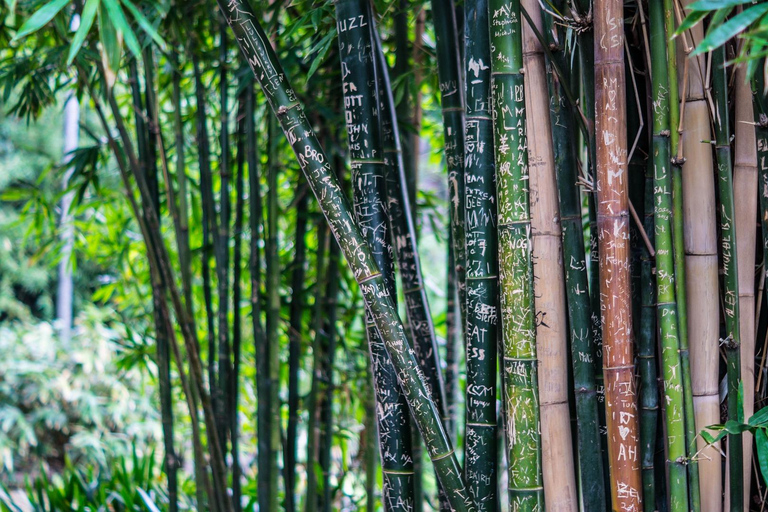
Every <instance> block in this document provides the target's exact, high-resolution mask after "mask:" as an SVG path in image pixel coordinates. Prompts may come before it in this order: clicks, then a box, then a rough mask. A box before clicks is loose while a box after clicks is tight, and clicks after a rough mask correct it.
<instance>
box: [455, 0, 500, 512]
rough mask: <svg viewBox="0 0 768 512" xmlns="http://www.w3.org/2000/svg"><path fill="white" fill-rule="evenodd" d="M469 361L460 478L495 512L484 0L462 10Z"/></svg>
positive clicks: (492, 206)
mask: <svg viewBox="0 0 768 512" xmlns="http://www.w3.org/2000/svg"><path fill="white" fill-rule="evenodd" d="M464 21H465V25H464V37H465V39H464V72H465V73H466V76H467V81H466V83H467V90H466V94H467V101H466V116H465V120H466V124H465V132H464V141H465V156H464V194H465V196H464V197H465V200H464V208H465V214H464V215H465V220H466V225H465V235H466V278H465V279H466V300H467V303H466V361H467V387H466V401H465V411H466V415H465V425H466V430H465V434H464V474H465V477H466V481H467V485H468V486H469V490H470V492H471V493H472V494H473V495H474V496H475V497H476V502H477V505H478V510H487V511H495V510H496V509H497V506H498V496H497V494H498V491H497V488H498V481H497V479H498V477H497V468H498V462H497V456H498V448H497V442H496V441H497V438H498V435H497V432H496V431H497V421H496V371H497V370H496V361H497V340H498V327H497V326H498V316H499V315H498V307H499V306H498V301H499V298H498V297H499V286H498V279H499V276H498V274H499V270H498V256H497V254H498V251H497V239H498V237H497V233H496V224H497V222H498V220H497V213H496V183H495V166H494V150H493V120H492V119H491V68H490V63H491V46H490V40H489V30H488V29H489V26H488V1H487V0H467V1H466V2H465V3H464Z"/></svg>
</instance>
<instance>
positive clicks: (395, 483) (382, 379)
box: [336, 0, 416, 510]
mask: <svg viewBox="0 0 768 512" xmlns="http://www.w3.org/2000/svg"><path fill="white" fill-rule="evenodd" d="M372 24H373V19H372V16H371V12H370V9H369V6H368V3H367V2H366V0H337V1H336V27H337V29H338V33H339V38H338V41H339V55H340V60H341V79H342V91H343V93H344V111H345V114H346V126H347V140H348V147H349V155H350V163H351V167H352V184H353V194H352V197H353V207H354V213H355V220H356V221H357V224H358V225H359V226H360V230H361V232H362V234H363V236H364V237H365V240H366V242H367V243H368V246H369V247H370V248H371V251H372V254H373V259H374V261H375V262H376V266H377V267H378V268H379V270H380V271H381V274H382V278H383V286H384V290H385V293H386V294H387V295H389V296H390V297H391V298H392V302H393V303H394V302H395V299H396V297H397V292H396V290H395V276H394V267H393V261H392V246H391V238H390V229H389V225H390V221H389V219H388V218H387V207H388V204H387V197H386V171H387V163H386V160H385V159H386V156H385V154H384V138H383V134H382V129H381V124H382V112H381V108H380V99H379V94H378V92H379V88H378V86H379V84H378V80H377V74H376V72H377V70H376V56H375V53H374V48H375V43H374V41H373V38H372V32H371V30H372ZM365 326H366V334H367V337H368V347H369V351H370V357H371V361H372V368H371V371H372V376H373V384H374V385H373V387H374V392H375V398H376V407H375V410H376V420H377V426H378V433H379V436H378V440H379V453H380V455H381V469H382V473H383V482H382V501H383V502H384V503H386V504H390V506H391V504H394V503H397V504H400V505H398V507H402V509H403V510H410V509H412V508H414V507H415V505H416V504H415V496H414V494H415V492H414V491H415V485H414V484H415V477H414V460H413V451H412V439H411V421H410V420H411V418H410V416H409V414H408V408H407V403H406V401H405V397H404V396H403V394H402V392H401V391H400V389H399V388H398V385H397V374H396V373H395V372H396V370H395V367H394V365H393V364H392V361H391V360H390V358H389V355H388V354H387V351H386V348H385V345H384V340H383V339H382V337H381V333H380V332H379V331H378V330H377V328H376V324H375V322H374V319H373V316H372V315H371V314H370V313H368V314H367V315H366V318H365Z"/></svg>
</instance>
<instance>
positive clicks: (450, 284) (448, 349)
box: [445, 230, 459, 443]
mask: <svg viewBox="0 0 768 512" xmlns="http://www.w3.org/2000/svg"><path fill="white" fill-rule="evenodd" d="M451 238H452V237H451V233H450V230H449V231H448V268H447V269H446V292H445V295H446V299H445V301H446V311H445V409H446V411H447V414H448V421H447V422H446V423H445V428H446V430H447V431H448V435H449V436H450V438H451V440H452V441H453V442H454V443H455V442H456V439H457V437H458V399H457V395H458V392H459V350H458V339H457V334H458V329H457V318H456V313H457V310H456V297H457V293H458V290H457V286H456V265H455V261H454V258H453V242H452V240H451Z"/></svg>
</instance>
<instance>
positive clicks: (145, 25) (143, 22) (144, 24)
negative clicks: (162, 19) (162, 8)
mask: <svg viewBox="0 0 768 512" xmlns="http://www.w3.org/2000/svg"><path fill="white" fill-rule="evenodd" d="M121 1H122V3H123V5H124V6H125V7H126V9H128V10H129V11H131V15H132V16H133V17H134V18H135V19H136V22H137V23H138V24H139V26H140V27H141V28H142V30H144V32H146V33H147V35H148V36H149V37H151V38H152V40H153V41H154V42H155V43H157V45H158V46H159V47H160V48H162V49H165V41H163V38H162V37H160V35H159V34H158V33H157V30H155V27H154V26H153V25H152V23H150V22H149V20H148V19H147V18H146V17H145V16H144V15H143V14H142V13H141V11H140V10H139V8H138V7H136V6H135V5H134V4H133V2H131V0H121Z"/></svg>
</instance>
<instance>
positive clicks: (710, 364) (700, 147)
mask: <svg viewBox="0 0 768 512" xmlns="http://www.w3.org/2000/svg"><path fill="white" fill-rule="evenodd" d="M693 1H694V0H686V4H690V3H692V2H693ZM690 36H691V38H690V39H691V43H690V44H691V45H692V46H696V45H698V44H699V42H700V41H701V40H702V38H703V37H704V29H703V27H702V25H701V24H698V25H696V26H695V27H694V28H693V29H692V30H691V31H690ZM683 46H684V44H679V45H678V49H679V50H680V51H681V53H682V51H683V50H684V48H683ZM685 58H686V57H685V56H684V55H680V56H679V58H678V62H686V61H685ZM679 67H680V68H685V67H687V68H688V72H687V74H686V75H687V76H686V77H685V78H683V77H682V74H683V72H684V69H679V70H678V72H679V75H678V80H680V81H681V84H682V85H683V87H684V88H681V95H682V97H683V102H684V105H685V109H684V110H683V109H682V108H681V111H683V112H685V115H684V116H683V133H682V137H681V141H682V143H681V148H682V150H683V151H684V154H683V157H684V158H685V164H684V165H683V167H682V171H683V236H684V246H685V268H686V272H687V274H688V275H689V276H690V278H689V279H686V291H687V299H688V339H689V343H690V357H691V384H692V386H691V387H692V390H693V409H694V414H695V423H696V431H697V432H700V431H701V430H702V429H703V428H704V427H706V426H709V425H714V424H715V423H719V422H720V397H719V389H718V385H719V378H718V377H719V375H718V372H719V362H720V348H719V342H720V339H719V338H720V336H719V335H720V331H719V329H720V324H719V308H720V304H719V291H718V286H719V285H718V261H717V244H718V242H717V203H716V201H715V181H714V179H713V175H714V172H715V169H714V164H713V155H712V148H711V145H710V141H711V140H712V139H713V135H712V129H711V125H710V119H709V115H710V114H709V107H708V105H707V99H706V90H705V89H706V85H705V84H706V77H707V72H706V71H707V70H706V55H699V56H696V57H692V58H690V59H689V60H688V61H687V64H686V66H679ZM670 78H671V77H670ZM698 449H699V450H701V452H700V453H699V489H700V492H701V511H702V512H720V510H721V497H722V492H723V483H722V476H723V475H722V473H723V471H722V455H721V454H720V443H716V444H715V445H713V446H709V447H707V446H706V442H705V441H704V439H702V438H701V437H699V438H698Z"/></svg>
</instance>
